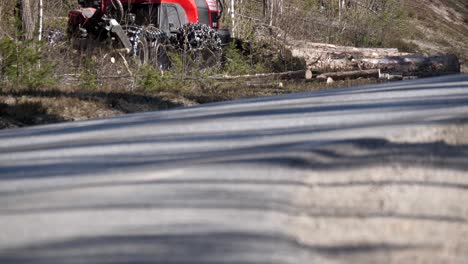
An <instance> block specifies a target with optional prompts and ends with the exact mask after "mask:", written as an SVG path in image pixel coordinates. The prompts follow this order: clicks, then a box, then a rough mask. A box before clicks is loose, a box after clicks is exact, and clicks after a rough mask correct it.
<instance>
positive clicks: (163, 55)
mask: <svg viewBox="0 0 468 264" xmlns="http://www.w3.org/2000/svg"><path fill="white" fill-rule="evenodd" d="M150 50H151V51H150V60H151V64H152V65H153V66H154V67H155V68H156V69H159V70H167V69H169V68H170V67H171V59H170V58H169V55H168V54H167V49H166V45H165V44H164V43H162V41H160V40H156V41H155V42H153V43H152V44H151V48H150Z"/></svg>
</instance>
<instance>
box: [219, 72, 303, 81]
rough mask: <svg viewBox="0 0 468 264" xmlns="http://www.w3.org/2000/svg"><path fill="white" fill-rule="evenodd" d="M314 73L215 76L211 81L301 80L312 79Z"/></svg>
mask: <svg viewBox="0 0 468 264" xmlns="http://www.w3.org/2000/svg"><path fill="white" fill-rule="evenodd" d="M311 78H312V72H311V71H310V70H300V71H288V72H279V73H262V74H251V75H237V76H213V77H211V79H213V80H215V81H237V80H242V81H248V80H256V79H266V80H300V79H311Z"/></svg>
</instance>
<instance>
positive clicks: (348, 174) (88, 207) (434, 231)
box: [0, 75, 468, 264]
mask: <svg viewBox="0 0 468 264" xmlns="http://www.w3.org/2000/svg"><path fill="white" fill-rule="evenodd" d="M0 228H1V230H0V263H44V264H66V263H73V264H75V263H76V264H78V263H97V264H104V263H106V264H107V263H109V264H110V263H173V264H175V263H177V264H182V263H307V264H310V263H325V264H326V263H467V261H468V75H454V76H447V77H438V78H432V79H420V80H414V81H404V82H393V83H388V84H383V85H372V86H365V87H355V88H346V89H334V90H327V91H319V92H310V93H301V94H292V95H287V96H280V97H270V98H260V99H250V100H241V101H234V102H228V103H219V104H210V105H204V106H200V107H192V108H183V109H177V110H173V111H167V112H153V113H145V114H134V115H128V116H124V117H117V118H109V119H99V120H91V121H84V122H75V123H65V124H58V125H49V126H40V127H30V128H24V129H12V130H4V131H1V132H0Z"/></svg>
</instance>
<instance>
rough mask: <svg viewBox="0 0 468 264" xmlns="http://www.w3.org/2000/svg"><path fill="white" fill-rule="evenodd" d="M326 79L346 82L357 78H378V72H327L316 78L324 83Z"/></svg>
mask: <svg viewBox="0 0 468 264" xmlns="http://www.w3.org/2000/svg"><path fill="white" fill-rule="evenodd" d="M328 78H332V79H333V80H335V81H337V80H346V79H358V78H375V79H377V78H379V70H362V71H345V72H328V73H322V74H320V75H319V76H317V79H318V80H323V81H326V80H327V79H328Z"/></svg>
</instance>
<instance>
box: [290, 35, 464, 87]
mask: <svg viewBox="0 0 468 264" xmlns="http://www.w3.org/2000/svg"><path fill="white" fill-rule="evenodd" d="M290 49H291V50H292V53H293V55H294V56H301V57H303V58H304V59H305V60H306V63H307V65H308V69H309V70H311V71H314V72H319V73H322V77H323V73H327V74H325V75H328V76H334V77H335V78H338V79H340V78H343V76H346V78H353V77H363V78H367V77H366V76H372V77H375V76H377V75H376V71H370V72H369V71H368V70H379V73H380V74H379V75H378V76H379V77H380V78H382V77H383V76H393V75H398V76H414V77H429V76H437V75H443V74H452V73H459V72H460V63H459V60H458V58H457V57H456V56H455V55H441V56H432V57H428V56H424V55H421V54H412V53H405V52H400V51H398V49H386V48H356V47H347V46H336V45H329V44H322V43H307V42H295V43H294V44H293V45H291V46H290ZM333 72H339V73H336V74H330V73H333ZM370 73H371V74H370ZM318 76H321V75H320V74H319V75H318ZM331 78H333V77H331Z"/></svg>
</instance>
